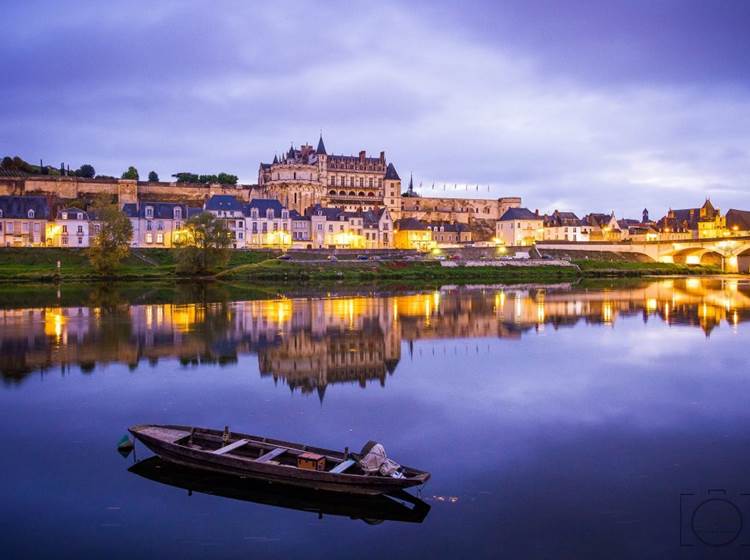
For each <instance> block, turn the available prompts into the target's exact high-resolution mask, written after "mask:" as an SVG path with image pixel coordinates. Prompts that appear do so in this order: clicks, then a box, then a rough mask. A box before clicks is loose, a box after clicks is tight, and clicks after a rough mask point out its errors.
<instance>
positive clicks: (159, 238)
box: [156, 233, 164, 243]
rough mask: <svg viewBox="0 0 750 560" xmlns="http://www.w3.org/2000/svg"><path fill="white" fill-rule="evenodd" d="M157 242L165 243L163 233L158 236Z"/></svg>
mask: <svg viewBox="0 0 750 560" xmlns="http://www.w3.org/2000/svg"><path fill="white" fill-rule="evenodd" d="M156 242H157V243H164V234H163V233H157V234H156Z"/></svg>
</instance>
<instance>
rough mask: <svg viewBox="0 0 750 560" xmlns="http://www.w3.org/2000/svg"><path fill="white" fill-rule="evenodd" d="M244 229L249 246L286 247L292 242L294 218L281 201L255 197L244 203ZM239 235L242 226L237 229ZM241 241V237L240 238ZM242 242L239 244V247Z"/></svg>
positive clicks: (246, 244)
mask: <svg viewBox="0 0 750 560" xmlns="http://www.w3.org/2000/svg"><path fill="white" fill-rule="evenodd" d="M243 214H244V216H245V225H244V229H245V232H246V236H245V238H246V239H245V245H244V246H247V247H269V248H278V249H286V248H288V247H289V246H291V244H292V218H291V216H290V215H289V210H287V209H286V208H284V207H283V206H282V205H281V202H279V201H278V200H273V199H265V198H254V199H253V200H251V201H250V202H249V203H248V204H246V205H244V208H243ZM237 233H238V235H239V234H241V233H242V228H239V229H238V230H237ZM238 241H241V239H238ZM239 246H241V244H238V247H239Z"/></svg>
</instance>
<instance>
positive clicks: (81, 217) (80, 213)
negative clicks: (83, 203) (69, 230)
mask: <svg viewBox="0 0 750 560" xmlns="http://www.w3.org/2000/svg"><path fill="white" fill-rule="evenodd" d="M76 216H77V218H78V219H79V220H83V213H82V212H78V214H76Z"/></svg>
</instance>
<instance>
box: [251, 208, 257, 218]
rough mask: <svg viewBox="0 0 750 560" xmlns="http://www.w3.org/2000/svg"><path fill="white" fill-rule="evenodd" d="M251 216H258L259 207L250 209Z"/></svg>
mask: <svg viewBox="0 0 750 560" xmlns="http://www.w3.org/2000/svg"><path fill="white" fill-rule="evenodd" d="M250 217H251V218H258V209H257V208H253V209H252V210H250Z"/></svg>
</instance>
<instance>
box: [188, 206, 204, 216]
mask: <svg viewBox="0 0 750 560" xmlns="http://www.w3.org/2000/svg"><path fill="white" fill-rule="evenodd" d="M203 212H204V210H203V208H201V207H200V206H195V207H194V206H188V209H187V217H188V219H190V218H194V217H195V216H200V215H201V214H203Z"/></svg>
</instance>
